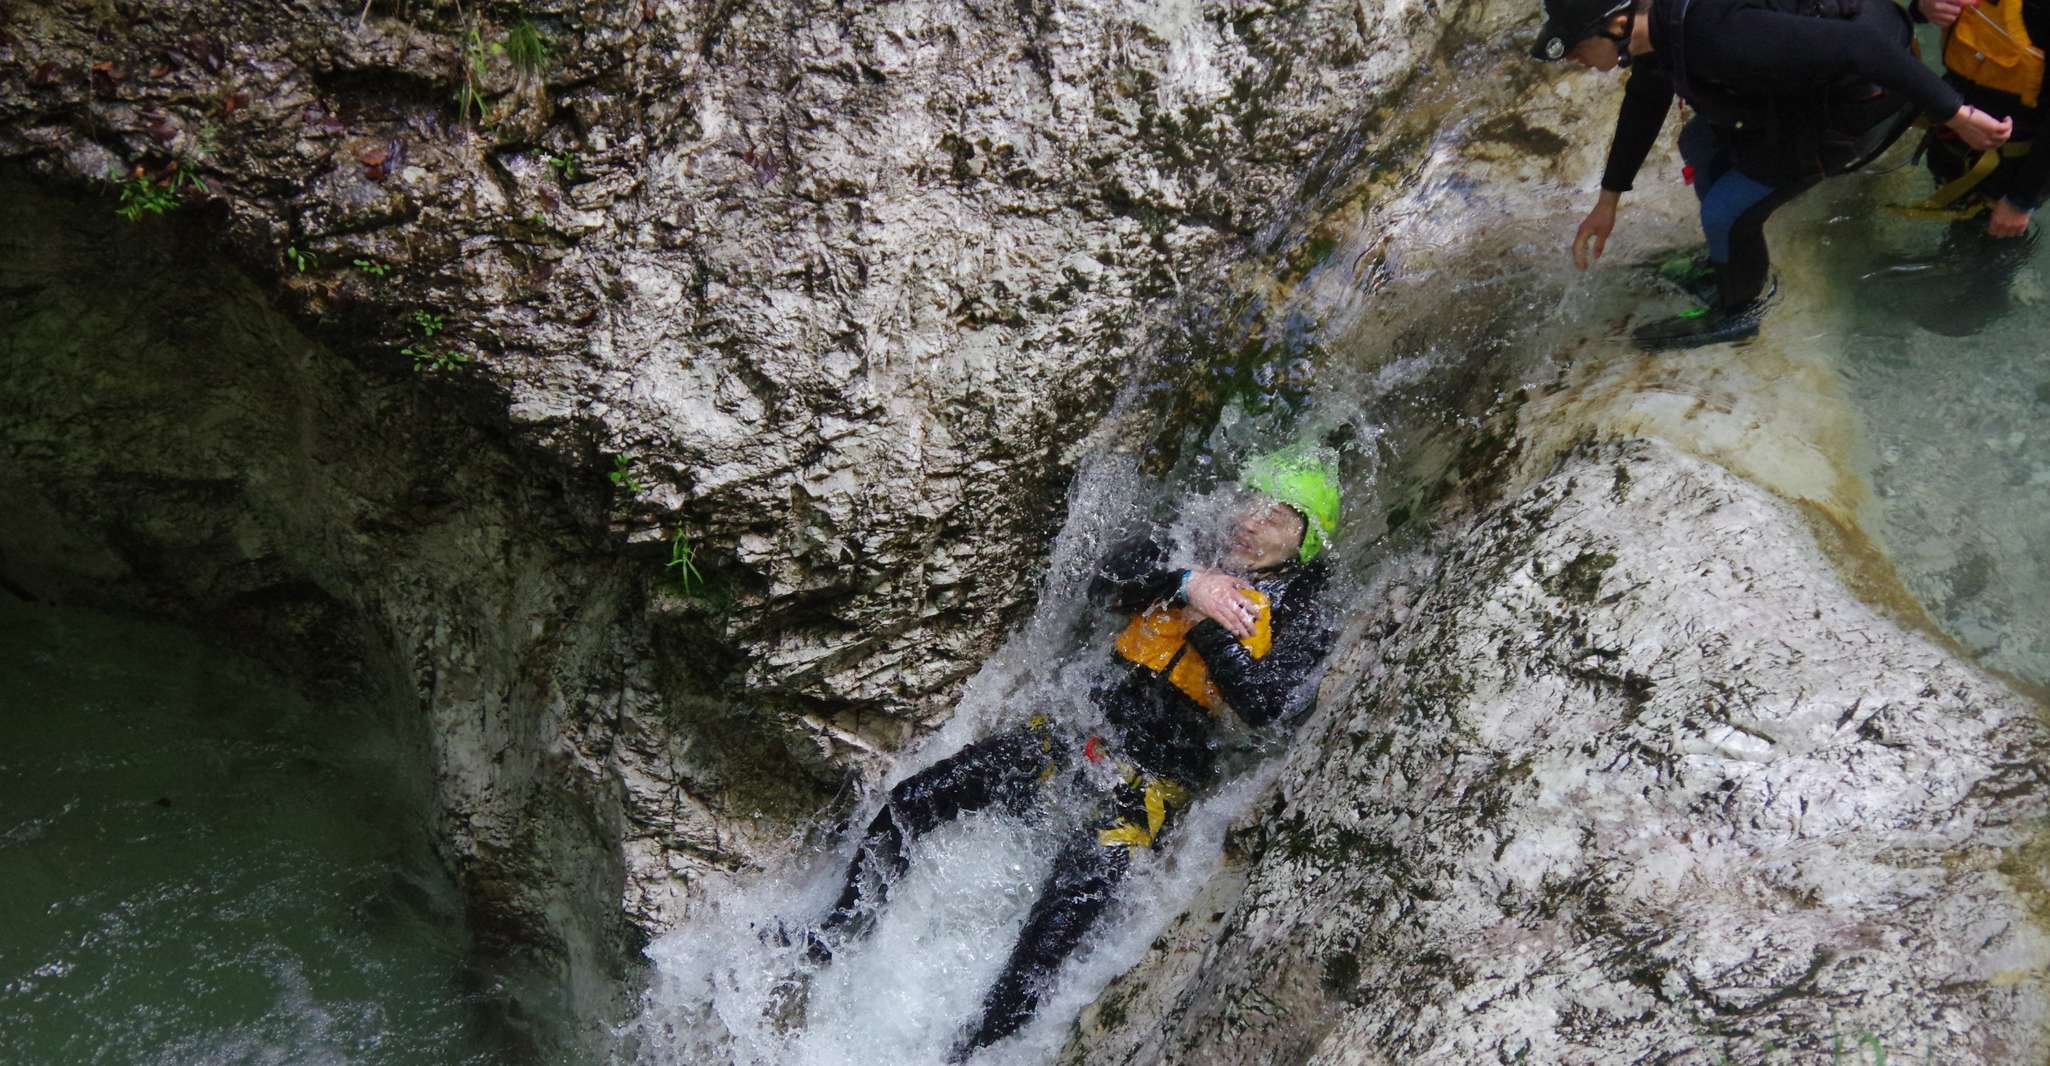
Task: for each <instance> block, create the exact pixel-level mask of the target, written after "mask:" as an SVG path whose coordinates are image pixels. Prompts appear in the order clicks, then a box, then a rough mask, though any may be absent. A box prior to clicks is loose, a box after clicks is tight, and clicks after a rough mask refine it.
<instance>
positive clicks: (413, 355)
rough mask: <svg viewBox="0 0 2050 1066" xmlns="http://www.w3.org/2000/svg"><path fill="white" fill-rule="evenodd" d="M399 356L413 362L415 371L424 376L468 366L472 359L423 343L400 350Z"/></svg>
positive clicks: (453, 350)
mask: <svg viewBox="0 0 2050 1066" xmlns="http://www.w3.org/2000/svg"><path fill="white" fill-rule="evenodd" d="M399 354H400V355H403V356H406V357H408V358H410V359H412V360H413V369H414V370H415V371H417V372H419V373H422V374H433V373H438V372H440V371H443V370H454V369H456V368H457V367H461V366H467V365H469V362H470V357H469V356H467V355H465V354H463V353H462V352H459V351H457V350H455V349H454V348H436V347H434V346H432V345H430V344H427V343H425V342H422V343H420V344H414V345H407V346H406V347H404V348H401V349H399Z"/></svg>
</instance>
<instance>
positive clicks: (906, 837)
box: [806, 725, 1066, 962]
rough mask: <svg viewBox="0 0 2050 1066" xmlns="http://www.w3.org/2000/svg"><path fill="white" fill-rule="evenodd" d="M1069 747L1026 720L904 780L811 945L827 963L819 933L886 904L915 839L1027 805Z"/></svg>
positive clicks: (871, 830) (864, 843) (874, 826)
mask: <svg viewBox="0 0 2050 1066" xmlns="http://www.w3.org/2000/svg"><path fill="white" fill-rule="evenodd" d="M1065 754H1066V744H1065V742H1064V741H1063V740H1062V739H1061V738H1060V737H1057V736H1056V735H1055V734H1054V732H1053V730H1052V728H1051V727H1050V726H1046V725H1029V726H1022V727H1020V728H1017V729H1013V730H1010V731H1009V732H1005V733H999V734H997V735H995V736H993V737H989V738H987V739H984V740H979V741H976V742H975V743H973V744H970V745H968V746H967V747H965V748H962V749H961V750H960V751H958V752H955V753H954V754H952V755H950V756H948V757H946V758H944V759H941V760H940V761H939V762H936V763H934V764H933V765H931V766H929V767H926V768H925V769H924V770H921V771H919V772H918V773H916V774H913V775H912V776H910V777H908V778H906V779H904V780H903V781H902V782H899V783H898V785H897V787H895V788H893V789H891V790H890V800H889V802H888V803H885V804H883V809H882V810H881V811H879V812H877V814H876V816H875V820H874V821H872V822H870V823H869V826H868V831H867V832H866V833H864V834H863V835H862V840H861V847H860V848H859V849H857V850H856V851H855V853H854V860H853V861H852V862H850V863H849V864H848V866H847V884H846V887H845V888H843V889H842V890H841V892H840V898H839V899H838V900H837V901H835V902H834V904H833V910H832V912H831V913H830V914H828V915H827V916H826V919H825V921H823V922H821V923H820V924H819V927H818V931H817V933H815V934H813V935H812V936H811V937H809V938H808V943H807V945H806V950H807V952H808V953H809V954H810V955H811V956H812V957H813V958H814V959H817V960H818V961H821V962H823V961H825V960H826V959H827V958H830V957H831V952H830V949H829V948H828V947H827V946H826V944H825V943H823V942H822V941H821V940H820V938H819V935H818V934H824V933H833V932H837V931H838V930H840V929H841V928H842V927H844V926H846V925H847V924H848V923H849V922H851V921H853V920H854V919H855V918H856V917H857V916H859V915H861V914H863V913H865V912H872V911H873V910H874V908H876V907H880V906H881V905H882V904H883V902H884V901H885V900H886V899H887V898H888V895H889V886H890V883H891V882H892V881H895V880H896V879H897V878H898V877H899V876H900V875H902V874H903V873H904V870H905V868H906V867H908V866H909V865H910V862H911V860H910V856H909V855H908V854H907V848H908V846H909V845H910V842H911V841H912V840H914V839H916V838H917V837H919V836H922V835H924V834H925V833H928V832H931V831H932V830H933V829H934V828H935V827H937V826H938V825H940V823H942V822H946V821H950V820H952V819H954V818H958V817H960V816H961V815H963V814H967V813H970V812H973V811H980V810H985V809H987V808H990V807H998V808H1000V809H1003V810H1007V811H1012V812H1014V813H1015V812H1020V811H1023V810H1024V808H1025V807H1026V806H1027V805H1028V804H1030V803H1031V802H1032V797H1033V796H1034V795H1035V794H1036V793H1037V792H1038V786H1039V783H1040V781H1042V780H1043V779H1045V777H1046V776H1047V775H1048V773H1049V771H1050V770H1052V769H1054V768H1057V767H1058V766H1059V765H1060V764H1061V763H1062V761H1063V759H1064V756H1065ZM870 896H872V897H873V898H872V899H867V898H865V897H870Z"/></svg>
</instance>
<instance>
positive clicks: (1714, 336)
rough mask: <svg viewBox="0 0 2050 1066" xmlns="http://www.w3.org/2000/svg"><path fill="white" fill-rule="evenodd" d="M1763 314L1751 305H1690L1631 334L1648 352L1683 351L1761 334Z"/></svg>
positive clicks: (1639, 345)
mask: <svg viewBox="0 0 2050 1066" xmlns="http://www.w3.org/2000/svg"><path fill="white" fill-rule="evenodd" d="M1759 317H1760V316H1759V315H1758V313H1757V312H1756V311H1755V310H1753V309H1752V308H1751V307H1750V306H1746V307H1741V308H1738V309H1737V310H1735V311H1722V310H1715V309H1711V308H1706V307H1690V308H1688V309H1687V310H1685V311H1682V312H1681V313H1679V314H1677V315H1674V316H1673V317H1671V318H1662V319H1659V320H1658V321H1656V322H1647V323H1645V324H1644V325H1642V326H1639V327H1637V328H1636V329H1635V330H1632V331H1631V334H1630V336H1631V339H1633V340H1635V341H1636V342H1637V346H1638V347H1639V348H1642V349H1644V350H1645V351H1647V352H1674V351H1681V350H1683V349H1687V348H1699V347H1701V346H1702V345H1704V344H1722V343H1725V342H1728V341H1740V340H1743V339H1744V338H1746V337H1754V336H1757V334H1758V319H1759Z"/></svg>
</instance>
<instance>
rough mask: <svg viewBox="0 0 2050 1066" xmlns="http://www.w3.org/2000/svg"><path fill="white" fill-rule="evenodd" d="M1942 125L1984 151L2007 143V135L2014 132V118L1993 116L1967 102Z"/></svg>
mask: <svg viewBox="0 0 2050 1066" xmlns="http://www.w3.org/2000/svg"><path fill="white" fill-rule="evenodd" d="M1944 125H1946V126H1949V127H1950V128H1951V129H1953V130H1956V131H1957V135H1958V138H1959V139H1960V140H1962V141H1964V142H1965V143H1966V144H1968V145H1971V146H1972V147H1973V148H1975V149H1977V150H1979V151H1981V152H1984V151H1986V150H1988V149H1992V148H1998V147H2000V146H2001V145H2003V144H2006V143H2007V136H2008V134H2010V133H2013V132H2014V120H2013V119H2010V118H1998V119H1997V118H1994V117H1993V116H1992V115H1989V114H1987V113H1986V112H1984V111H1981V110H1979V109H1978V108H1976V107H1973V106H1971V105H1969V104H1967V105H1965V106H1963V107H1960V108H1958V109H1957V114H1955V115H1952V116H1950V121H1948V122H1945V123H1944Z"/></svg>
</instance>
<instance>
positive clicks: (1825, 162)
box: [1532, 0, 2012, 351]
mask: <svg viewBox="0 0 2050 1066" xmlns="http://www.w3.org/2000/svg"><path fill="white" fill-rule="evenodd" d="M1545 14H1546V22H1545V27H1544V30H1543V32H1542V34H1541V35H1540V36H1539V38H1538V41H1537V45H1536V47H1535V48H1533V49H1532V54H1533V55H1535V56H1536V57H1537V58H1539V59H1545V60H1557V59H1571V60H1573V61H1574V62H1576V63H1579V64H1580V65H1582V66H1585V67H1590V68H1593V69H1595V70H1604V71H1606V70H1614V69H1616V68H1617V67H1619V66H1625V65H1628V66H1631V67H1632V72H1631V76H1630V80H1629V84H1628V85H1627V87H1626V88H1625V90H1624V93H1623V107H1622V112H1621V113H1620V114H1619V115H1618V116H1617V119H1616V132H1615V137H1614V139H1613V140H1612V141H1611V142H1610V145H1609V159H1608V165H1607V167H1606V168H1605V169H1604V171H1603V174H1602V191H1601V196H1600V198H1599V199H1598V200H1597V201H1596V203H1595V207H1594V210H1592V211H1590V212H1588V215H1587V218H1586V219H1584V220H1583V221H1582V222H1581V223H1580V229H1579V231H1578V232H1577V233H1576V234H1575V235H1574V238H1573V261H1574V264H1575V265H1577V266H1579V267H1580V268H1581V269H1583V270H1584V269H1586V268H1587V266H1588V263H1589V262H1590V261H1591V260H1593V259H1598V258H1600V257H1601V254H1602V251H1603V249H1604V247H1605V246H1606V245H1607V243H1608V239H1609V235H1610V233H1611V232H1612V231H1613V230H1614V229H1615V225H1616V207H1617V205H1618V203H1619V202H1620V201H1621V199H1622V196H1623V194H1624V193H1625V192H1628V191H1629V190H1630V186H1631V182H1632V180H1633V179H1635V178H1636V176H1637V171H1638V168H1640V167H1641V166H1643V164H1644V158H1645V156H1646V154H1648V153H1649V152H1650V151H1651V146H1652V143H1653V142H1654V141H1655V140H1657V138H1658V134H1659V129H1660V127H1662V126H1663V125H1664V124H1665V119H1666V112H1667V111H1668V110H1670V109H1671V108H1672V105H1673V98H1674V97H1675V96H1678V97H1679V98H1680V99H1681V100H1683V101H1685V102H1686V103H1687V105H1688V106H1689V107H1691V108H1693V109H1694V111H1695V116H1694V118H1693V119H1691V120H1690V121H1689V122H1688V123H1687V125H1686V127H1685V128H1683V129H1682V130H1681V131H1680V155H1681V157H1682V158H1683V159H1685V160H1686V162H1687V165H1688V166H1689V167H1691V168H1692V170H1693V174H1694V191H1695V195H1696V196H1698V197H1700V200H1701V228H1702V232H1703V233H1704V235H1705V236H1706V237H1707V238H1708V249H1707V256H1706V258H1705V260H1704V262H1703V263H1702V264H1701V269H1700V270H1699V271H1698V272H1696V274H1695V275H1694V276H1693V277H1691V278H1689V279H1687V280H1688V281H1690V282H1691V284H1690V286H1689V287H1690V288H1691V289H1694V290H1695V291H1697V292H1698V293H1700V294H1703V295H1707V296H1709V300H1708V303H1709V307H1708V309H1707V310H1706V311H1699V310H1697V311H1695V312H1692V313H1689V314H1685V315H1682V316H1680V317H1677V318H1672V319H1667V320H1664V321H1661V322H1654V323H1650V324H1648V325H1646V326H1642V327H1640V328H1639V329H1638V330H1637V331H1636V334H1635V336H1636V339H1637V341H1638V343H1639V344H1640V345H1641V346H1643V347H1645V348H1647V349H1649V350H1653V351H1659V350H1664V349H1670V348H1684V347H1692V346H1694V345H1697V344H1707V343H1713V342H1716V341H1726V340H1736V339H1739V338H1742V337H1748V336H1751V335H1752V334H1754V333H1756V332H1757V331H1758V318H1759V316H1760V314H1761V312H1762V311H1763V310H1764V306H1763V305H1764V302H1765V300H1764V297H1765V295H1766V294H1767V285H1768V283H1769V281H1770V260H1769V258H1768V256H1767V253H1766V247H1765V229H1764V227H1765V220H1766V218H1767V216H1769V215H1771V214H1772V212H1774V211H1775V210H1778V209H1779V207H1780V206H1781V205H1783V204H1785V203H1787V202H1788V201H1790V200H1792V199H1793V198H1794V197H1796V196H1799V195H1800V194H1801V193H1803V192H1805V191H1807V190H1808V189H1809V188H1810V187H1812V186H1813V185H1814V184H1815V183H1816V182H1818V181H1820V180H1821V179H1823V178H1825V177H1830V176H1833V175H1837V174H1842V173H1846V172H1848V171H1850V170H1853V169H1856V168H1857V167H1859V166H1862V165H1863V164H1864V163H1865V162H1866V161H1868V160H1870V159H1871V158H1872V157H1873V156H1875V155H1877V154H1878V153H1879V152H1880V151H1883V150H1884V149H1885V148H1886V146H1887V145H1888V144H1890V143H1891V142H1892V140H1893V139H1894V138H1895V137H1897V136H1898V135H1899V134H1900V132H1901V131H1902V130H1903V129H1905V126H1906V121H1905V120H1906V119H1907V118H1909V117H1911V115H1910V112H1912V111H1919V112H1920V113H1922V114H1924V115H1927V116H1928V117H1929V118H1930V120H1931V121H1933V122H1935V123H1938V124H1941V125H1943V126H1945V127H1947V128H1949V129H1951V130H1953V131H1955V132H1956V133H1957V135H1958V136H1959V137H1960V138H1961V139H1962V140H1963V141H1964V142H1965V143H1966V144H1969V145H1971V146H1973V147H1975V148H1981V149H1984V148H1992V147H1997V146H1998V145H1999V144H2000V143H2001V142H2003V141H2005V140H2006V139H2007V136H2008V133H2009V132H2010V130H2011V128H2012V124H2011V123H2009V122H2007V121H2004V120H2000V119H1996V118H1994V117H1993V116H1991V115H1988V114H1986V113H1985V112H1983V111H1980V110H1978V109H1977V108H1974V107H1971V106H1968V105H1966V104H1965V103H1964V101H1963V100H1962V99H1961V98H1960V97H1959V96H1958V92H1957V90H1956V89H1954V88H1952V87H1950V86H1948V85H1946V84H1944V83H1943V80H1942V79H1941V78H1938V77H1937V76H1936V75H1935V74H1934V73H1932V72H1931V71H1930V70H1929V69H1928V68H1927V67H1925V66H1923V65H1922V63H1921V61H1920V60H1919V59H1917V58H1916V57H1915V55H1914V53H1913V52H1912V51H1910V44H1911V41H1912V40H1913V32H1912V27H1911V26H1910V24H1909V20H1908V17H1907V15H1906V13H1905V12H1904V11H1903V10H1902V9H1901V8H1899V7H1897V6H1896V5H1895V4H1894V3H1892V2H1891V0H1624V2H1622V3H1617V2H1616V0H1546V3H1545ZM1633 61H1634V62H1633Z"/></svg>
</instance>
